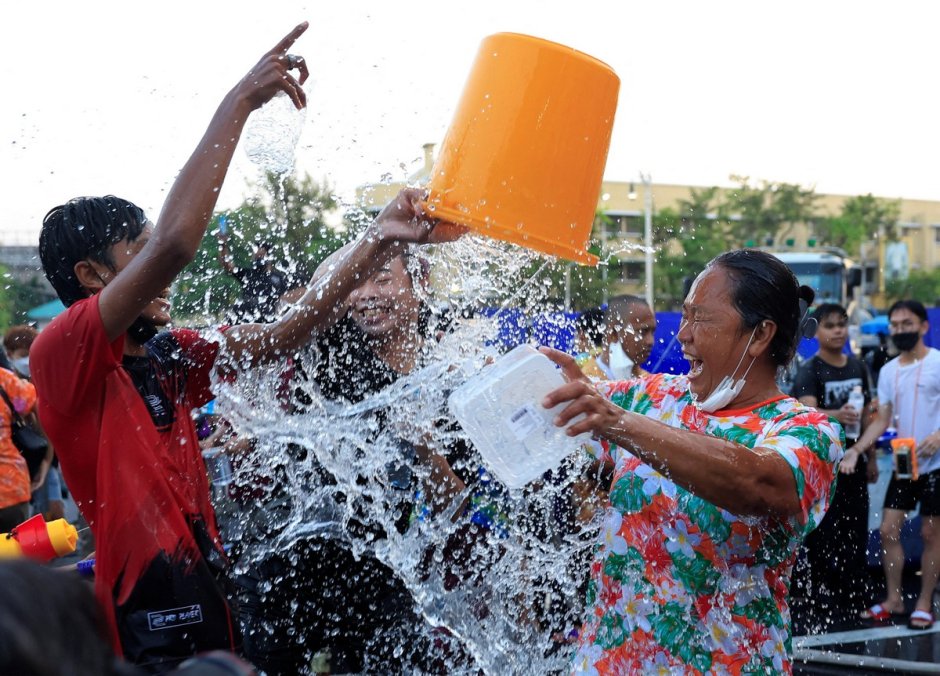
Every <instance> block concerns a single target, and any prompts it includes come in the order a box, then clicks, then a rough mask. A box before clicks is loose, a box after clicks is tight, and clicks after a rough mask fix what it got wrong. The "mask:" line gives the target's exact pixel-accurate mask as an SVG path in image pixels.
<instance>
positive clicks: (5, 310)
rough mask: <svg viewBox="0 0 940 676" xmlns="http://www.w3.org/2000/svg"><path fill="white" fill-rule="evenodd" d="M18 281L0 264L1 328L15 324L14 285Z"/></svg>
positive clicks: (4, 328) (4, 329)
mask: <svg viewBox="0 0 940 676" xmlns="http://www.w3.org/2000/svg"><path fill="white" fill-rule="evenodd" d="M15 284H16V282H15V281H14V279H13V277H12V276H11V275H10V273H9V271H7V269H6V267H4V266H3V265H0V330H2V331H6V329H7V328H8V327H10V326H12V325H13V323H14V322H13V314H14V307H15V304H14V293H15V292H14V285H15Z"/></svg>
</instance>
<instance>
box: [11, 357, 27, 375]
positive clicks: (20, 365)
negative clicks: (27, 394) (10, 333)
mask: <svg viewBox="0 0 940 676" xmlns="http://www.w3.org/2000/svg"><path fill="white" fill-rule="evenodd" d="M12 364H13V368H14V369H15V370H16V371H17V373H19V374H21V375H24V376H26V377H27V378H29V357H20V358H19V359H14V360H13V362H12Z"/></svg>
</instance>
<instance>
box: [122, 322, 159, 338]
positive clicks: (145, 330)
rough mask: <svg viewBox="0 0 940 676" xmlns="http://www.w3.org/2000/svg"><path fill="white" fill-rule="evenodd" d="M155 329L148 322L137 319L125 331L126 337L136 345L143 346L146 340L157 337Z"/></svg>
mask: <svg viewBox="0 0 940 676" xmlns="http://www.w3.org/2000/svg"><path fill="white" fill-rule="evenodd" d="M157 333H158V331H157V327H156V326H154V325H153V324H152V323H151V322H150V321H149V320H147V319H144V318H143V317H138V318H137V319H135V320H134V323H133V324H131V325H130V326H129V327H128V329H127V335H128V336H130V337H131V338H132V339H133V341H134V342H135V343H137V344H138V345H144V344H146V343H147V341H148V340H150V339H151V338H153V337H154V336H155V335H157Z"/></svg>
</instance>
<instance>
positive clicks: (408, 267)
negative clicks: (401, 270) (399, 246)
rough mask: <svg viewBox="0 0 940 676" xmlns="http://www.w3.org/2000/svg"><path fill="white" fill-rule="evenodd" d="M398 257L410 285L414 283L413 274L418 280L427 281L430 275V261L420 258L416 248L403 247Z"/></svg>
mask: <svg viewBox="0 0 940 676" xmlns="http://www.w3.org/2000/svg"><path fill="white" fill-rule="evenodd" d="M399 257H400V258H401V262H402V265H404V266H405V272H406V273H407V274H408V278H409V279H410V280H411V283H412V284H414V282H415V273H417V274H418V277H419V278H420V279H427V278H428V277H429V276H430V275H431V261H429V260H428V259H427V258H425V257H424V256H422V255H421V252H420V251H418V248H417V247H412V246H409V247H405V250H404V251H402V252H401V253H400V254H399Z"/></svg>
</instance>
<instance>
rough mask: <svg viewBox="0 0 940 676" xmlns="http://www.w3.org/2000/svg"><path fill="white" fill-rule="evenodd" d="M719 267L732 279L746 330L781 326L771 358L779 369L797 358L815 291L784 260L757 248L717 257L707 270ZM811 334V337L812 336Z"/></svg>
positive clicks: (778, 327) (810, 322)
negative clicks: (766, 322)
mask: <svg viewBox="0 0 940 676" xmlns="http://www.w3.org/2000/svg"><path fill="white" fill-rule="evenodd" d="M713 266H719V267H721V268H723V269H724V270H725V271H727V273H728V276H729V277H730V278H731V299H732V302H733V303H734V307H735V309H736V310H737V311H738V314H739V315H740V316H741V321H742V323H743V324H744V326H745V328H747V329H752V328H754V327H755V326H757V325H758V324H760V323H761V322H762V321H764V320H770V321H772V322H774V323H775V324H776V325H777V332H776V333H775V334H774V337H773V340H771V342H770V358H771V359H773V361H774V363H775V364H776V365H777V366H786V365H787V364H789V363H790V360H791V359H793V355H794V354H795V353H796V347H797V345H798V344H799V341H800V339H801V338H802V337H803V336H804V335H807V334H808V333H810V324H813V325H814V324H815V322H814V321H813V320H812V319H811V318H809V321H807V319H808V318H807V309H808V307H809V305H810V304H811V303H812V302H813V298H814V297H815V295H816V294H815V292H814V291H813V290H812V289H811V288H809V287H808V286H805V285H804V286H800V283H799V281H797V278H796V275H794V274H793V271H792V270H790V268H788V267H787V266H786V265H785V264H784V263H783V261H781V260H780V259H779V258H777V257H776V256H773V255H771V254H769V253H766V252H764V251H758V250H757V249H736V250H734V251H727V252H725V253H723V254H720V255H718V256H716V257H715V258H713V259H712V260H711V262H710V263H709V264H708V266H707V268H706V269H708V268H711V267H713ZM810 335H811V334H810Z"/></svg>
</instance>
